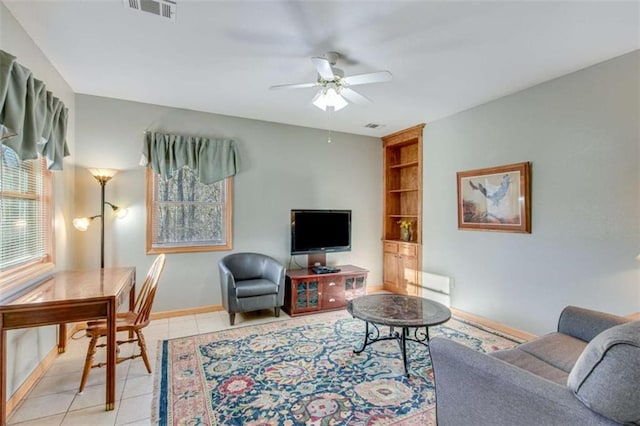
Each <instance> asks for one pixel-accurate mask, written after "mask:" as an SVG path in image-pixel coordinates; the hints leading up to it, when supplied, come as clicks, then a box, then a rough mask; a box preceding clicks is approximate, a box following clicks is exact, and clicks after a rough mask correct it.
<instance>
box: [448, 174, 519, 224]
mask: <svg viewBox="0 0 640 426" xmlns="http://www.w3.org/2000/svg"><path fill="white" fill-rule="evenodd" d="M530 173H531V164H530V163H529V162H523V163H515V164H509V165H505V166H498V167H489V168H485V169H477V170H469V171H464V172H458V173H456V175H457V183H458V229H463V230H477V231H500V232H518V233H526V234H530V233H531V186H530V185H531V184H530Z"/></svg>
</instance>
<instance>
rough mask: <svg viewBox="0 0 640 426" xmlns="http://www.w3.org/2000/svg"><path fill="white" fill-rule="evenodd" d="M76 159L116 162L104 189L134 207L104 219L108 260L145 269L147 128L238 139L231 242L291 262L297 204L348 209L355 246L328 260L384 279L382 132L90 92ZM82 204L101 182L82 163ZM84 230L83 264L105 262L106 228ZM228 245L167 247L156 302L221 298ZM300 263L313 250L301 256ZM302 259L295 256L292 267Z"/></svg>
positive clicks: (95, 199) (95, 201)
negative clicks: (338, 129)
mask: <svg viewBox="0 0 640 426" xmlns="http://www.w3.org/2000/svg"><path fill="white" fill-rule="evenodd" d="M76 105H77V127H76V135H77V138H78V141H79V142H78V146H77V148H76V153H75V154H76V164H77V166H78V167H110V168H115V169H119V170H123V172H121V173H119V174H117V175H116V176H115V177H114V178H113V179H112V180H111V181H110V182H109V183H108V184H107V188H106V198H107V200H108V201H111V202H113V203H115V204H118V205H123V206H126V207H128V208H129V209H130V213H129V215H128V216H127V217H126V218H125V219H123V220H117V221H115V220H114V219H113V218H112V217H111V216H109V215H107V216H109V217H107V220H106V222H105V223H106V231H105V234H106V236H105V239H106V243H105V245H106V248H105V264H106V265H107V266H109V265H133V266H136V267H137V268H138V274H139V275H140V276H142V275H143V274H144V273H145V272H146V270H147V268H148V267H149V265H150V264H151V261H152V260H153V256H147V255H146V254H145V236H146V233H145V232H146V231H145V220H146V212H145V176H144V169H143V168H142V167H140V166H139V165H138V163H139V160H140V152H141V147H142V140H143V132H144V131H145V130H155V131H163V132H168V133H177V134H186V135H195V136H207V137H213V138H215V137H225V138H233V139H235V140H236V142H237V144H238V147H239V150H240V161H241V171H240V173H239V174H238V175H236V177H235V178H234V190H233V199H234V204H233V224H234V226H233V228H234V229H233V252H240V251H257V252H262V253H266V254H269V255H271V256H273V257H275V258H276V259H278V260H280V261H281V262H283V263H284V264H285V265H287V266H288V265H289V258H290V255H289V238H290V237H289V233H290V228H289V217H290V210H291V209H295V208H307V209H351V210H352V211H353V217H352V226H353V229H352V234H353V236H352V251H351V252H345V253H330V254H328V255H327V261H328V263H329V264H354V265H358V266H361V267H364V268H367V269H369V270H370V273H369V281H368V282H369V284H370V285H381V284H382V266H381V258H382V246H381V242H380V237H381V233H382V222H381V220H382V219H381V216H382V213H381V212H382V195H381V194H382V143H381V141H380V139H377V138H371V137H364V136H356V135H349V134H343V133H333V134H332V138H331V139H332V143H327V132H326V131H322V130H315V129H309V128H303V127H295V126H289V125H282V124H275V123H269V122H264V121H257V120H249V119H243V118H235V117H228V116H223V115H216V114H208V113H202V112H195V111H189V110H184V109H177V108H168V107H161V106H156V105H149V104H142V103H137V102H129V101H122V100H114V99H108V98H101V97H96V96H88V95H77V96H76ZM76 185H77V188H78V196H77V197H76V203H77V204H76V210H77V212H78V214H79V215H93V214H96V212H97V211H98V209H99V205H100V201H99V196H100V191H99V186H98V184H97V183H96V182H95V180H94V179H93V178H92V177H91V176H90V175H89V173H88V172H86V171H85V170H81V169H79V170H78V171H77V180H76ZM98 228H99V227H98V226H95V227H91V228H90V229H89V231H87V232H86V233H77V234H76V240H77V244H78V251H77V256H76V260H77V265H76V266H78V267H83V268H84V267H91V266H96V265H98V264H99V260H98V256H99V230H98ZM228 253H229V252H207V253H187V254H169V255H168V257H167V264H166V268H165V271H164V274H163V278H162V281H161V285H160V287H159V290H158V294H157V296H156V301H155V303H154V310H156V311H166V310H174V309H185V308H191V307H199V306H207V305H220V304H221V303H222V302H221V298H220V284H219V277H218V267H217V262H218V260H219V259H220V258H221V257H223V256H224V255H226V254H228ZM296 258H297V259H298V262H299V263H300V264H305V263H306V260H307V259H306V256H297V257H296ZM293 267H295V265H292V268H293Z"/></svg>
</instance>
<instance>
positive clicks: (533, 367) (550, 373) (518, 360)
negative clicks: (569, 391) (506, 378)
mask: <svg viewBox="0 0 640 426" xmlns="http://www.w3.org/2000/svg"><path fill="white" fill-rule="evenodd" d="M489 355H491V356H493V357H495V358H498V359H501V360H502V361H504V362H508V363H509V364H512V365H515V366H516V367H519V368H522V369H523V370H527V371H528V372H530V373H533V374H535V375H536V376H540V377H542V378H545V379H547V380H550V381H552V382H555V383H557V384H559V385H562V386H565V385H566V384H567V377H568V376H569V373H567V372H566V371H562V370H561V369H559V368H556V367H554V366H553V365H551V364H549V363H546V362H544V361H542V360H541V359H540V358H537V357H535V356H533V355H531V354H528V353H527V352H524V351H522V350H520V349H519V348H518V347H516V348H513V349H502V350H499V351H495V352H492V353H490V354H489Z"/></svg>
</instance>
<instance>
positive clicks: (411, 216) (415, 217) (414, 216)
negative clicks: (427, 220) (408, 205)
mask: <svg viewBox="0 0 640 426" xmlns="http://www.w3.org/2000/svg"><path fill="white" fill-rule="evenodd" d="M388 216H389V217H410V218H414V219H417V218H418V215H417V214H390V215H388Z"/></svg>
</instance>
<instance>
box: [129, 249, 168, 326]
mask: <svg viewBox="0 0 640 426" xmlns="http://www.w3.org/2000/svg"><path fill="white" fill-rule="evenodd" d="M164 262H165V255H164V254H160V255H158V257H156V260H154V261H153V264H151V267H150V268H149V271H148V272H147V276H146V277H145V279H144V283H143V284H142V288H141V289H140V293H138V297H137V298H136V304H135V308H134V312H136V313H137V314H138V315H137V316H136V320H135V322H134V324H135V325H142V324H146V323H148V322H149V316H150V315H151V307H152V305H153V299H154V297H155V295H156V287H157V286H158V281H159V280H160V275H161V274H162V271H163V270H164Z"/></svg>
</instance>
